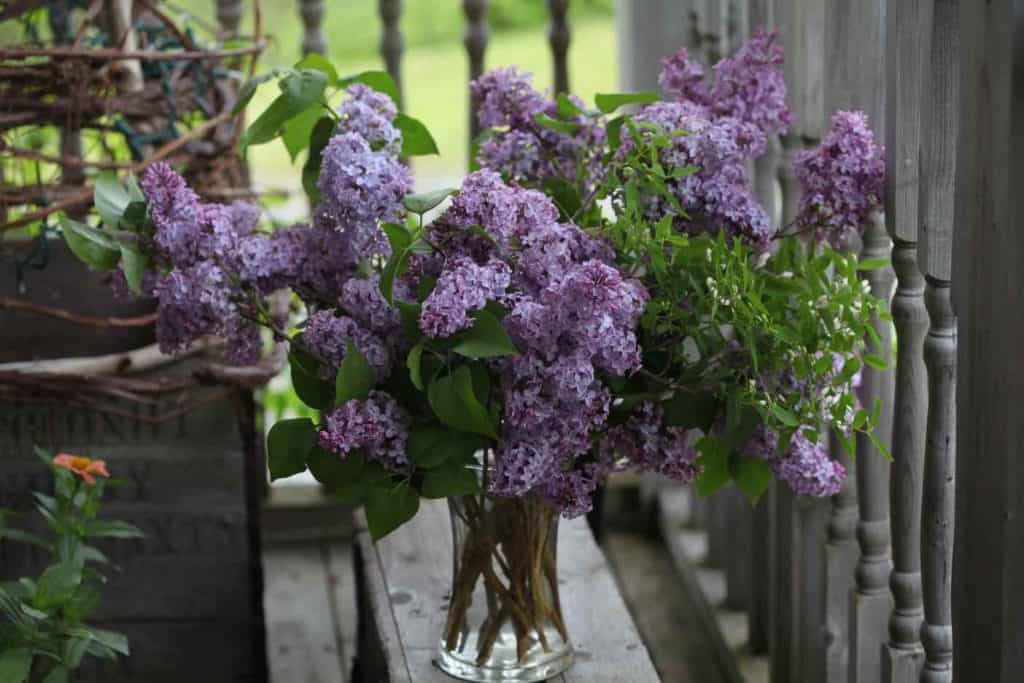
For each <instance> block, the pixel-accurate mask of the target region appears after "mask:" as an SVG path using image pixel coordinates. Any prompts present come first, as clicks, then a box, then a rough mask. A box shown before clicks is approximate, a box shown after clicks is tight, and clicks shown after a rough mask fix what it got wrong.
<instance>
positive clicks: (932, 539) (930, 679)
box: [918, 0, 960, 683]
mask: <svg viewBox="0 0 1024 683" xmlns="http://www.w3.org/2000/svg"><path fill="white" fill-rule="evenodd" d="M933 2H934V5H933V10H932V11H933V17H932V35H931V49H930V54H929V69H928V76H927V79H926V80H925V83H926V87H925V88H924V90H923V104H922V108H923V116H922V125H921V191H920V199H919V206H918V213H919V214H920V216H921V243H920V255H921V256H920V258H921V263H922V266H923V268H924V271H925V305H926V306H927V309H928V315H929V318H930V322H931V324H930V326H929V328H928V336H927V338H926V339H925V342H924V361H925V365H926V366H927V369H928V420H927V440H926V444H925V462H924V496H923V500H922V509H921V580H922V584H923V594H924V595H923V598H924V621H923V623H922V624H921V642H922V644H923V645H924V650H925V662H924V668H923V670H922V671H921V678H920V680H921V681H922V683H952V681H953V626H952V623H953V620H952V605H951V588H952V575H953V500H954V495H955V492H954V490H953V489H954V476H953V475H954V471H955V468H956V353H957V348H956V318H955V317H954V315H953V303H952V300H951V297H950V280H951V261H952V249H953V244H952V236H953V226H954V224H955V223H954V215H953V214H954V198H955V185H956V170H957V165H956V144H957V133H958V129H959V125H958V124H959V119H958V117H959V108H958V106H957V104H958V97H959V92H960V87H959V83H960V61H959V60H960V50H959V45H960V35H959V25H960V21H959V19H960V17H959V11H960V3H959V2H958V0H933Z"/></svg>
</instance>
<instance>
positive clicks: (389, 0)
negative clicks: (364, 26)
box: [377, 0, 405, 103]
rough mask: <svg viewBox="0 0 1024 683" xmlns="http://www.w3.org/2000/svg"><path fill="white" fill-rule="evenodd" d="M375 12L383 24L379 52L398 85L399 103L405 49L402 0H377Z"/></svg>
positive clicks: (401, 94)
mask: <svg viewBox="0 0 1024 683" xmlns="http://www.w3.org/2000/svg"><path fill="white" fill-rule="evenodd" d="M377 12H378V13H379V14H380V20H381V23H382V24H383V26H382V27H381V33H380V54H381V57H383V58H384V67H385V68H386V69H387V72H388V73H389V74H390V75H391V78H392V79H394V81H395V85H397V86H398V100H399V103H401V102H402V101H404V99H405V98H404V94H405V93H404V89H403V86H402V53H403V52H404V51H405V38H403V37H402V25H401V21H402V0H379V2H378V3H377Z"/></svg>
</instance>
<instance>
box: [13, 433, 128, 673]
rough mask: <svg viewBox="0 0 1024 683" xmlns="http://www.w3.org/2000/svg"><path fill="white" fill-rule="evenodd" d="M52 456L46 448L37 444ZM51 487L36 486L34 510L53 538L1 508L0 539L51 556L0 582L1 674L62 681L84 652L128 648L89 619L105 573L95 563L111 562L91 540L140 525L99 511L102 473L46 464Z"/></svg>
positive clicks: (122, 534)
mask: <svg viewBox="0 0 1024 683" xmlns="http://www.w3.org/2000/svg"><path fill="white" fill-rule="evenodd" d="M39 454H40V458H42V459H43V460H45V461H46V462H47V463H51V462H52V459H51V457H50V455H49V454H48V453H46V452H44V451H39ZM51 467H52V471H53V476H54V495H53V496H48V495H44V494H41V493H36V494H35V498H36V510H37V512H38V513H39V514H40V515H41V516H42V517H43V518H44V519H45V521H46V524H47V526H48V527H49V529H50V532H51V536H50V538H42V537H39V536H35V535H33V534H30V533H27V532H24V531H20V530H18V529H13V528H10V527H9V526H8V525H7V515H6V514H4V513H2V512H0V541H2V542H5V543H11V542H18V543H29V544H32V545H35V546H37V547H39V548H41V549H43V550H45V551H46V552H47V553H48V554H49V556H50V561H49V564H48V565H47V567H46V568H45V569H44V570H43V572H42V574H40V576H39V577H37V578H35V579H33V578H30V577H22V578H21V579H20V580H18V581H17V582H10V583H4V584H0V681H4V682H5V683H23V682H25V681H28V680H29V676H30V674H31V676H32V679H31V680H32V681H43V683H59V682H60V681H67V680H68V679H69V676H70V673H71V672H72V671H74V670H75V669H77V668H78V667H79V665H80V664H81V662H82V660H83V658H84V657H85V656H86V655H88V656H92V657H99V658H103V659H116V658H117V656H118V655H124V656H127V655H129V654H130V650H129V647H128V640H127V639H126V638H125V637H124V636H123V635H121V634H119V633H114V632H112V631H105V630H103V629H98V628H94V627H92V626H89V625H88V624H87V623H86V619H87V618H88V617H89V615H90V614H91V613H92V611H93V610H94V609H95V608H96V606H97V604H98V601H99V590H98V585H99V584H100V583H101V582H102V581H104V580H105V579H104V577H103V575H102V574H101V573H100V572H99V571H98V569H97V565H99V566H103V565H107V564H109V561H108V560H107V558H106V556H105V555H104V554H103V553H102V552H101V551H100V550H99V549H98V548H96V547H95V546H93V545H91V541H92V539H95V538H138V537H141V536H142V532H141V531H139V530H138V529H137V528H136V527H134V526H132V525H130V524H127V523H125V522H118V521H114V520H101V519H98V518H97V515H98V513H99V507H100V502H101V500H102V497H103V491H104V486H105V480H104V479H103V478H98V479H97V480H96V483H94V484H90V483H88V482H87V481H85V480H84V479H79V478H78V476H76V475H75V474H72V472H70V471H68V470H67V469H63V468H58V467H55V466H51Z"/></svg>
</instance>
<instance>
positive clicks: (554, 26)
mask: <svg viewBox="0 0 1024 683" xmlns="http://www.w3.org/2000/svg"><path fill="white" fill-rule="evenodd" d="M548 11H549V12H550V13H551V21H550V23H549V25H548V44H549V45H550V46H551V58H552V61H553V62H554V73H555V92H556V93H560V92H565V93H567V92H569V40H570V39H571V38H572V33H571V32H570V30H569V20H568V17H567V13H568V11H569V0H548Z"/></svg>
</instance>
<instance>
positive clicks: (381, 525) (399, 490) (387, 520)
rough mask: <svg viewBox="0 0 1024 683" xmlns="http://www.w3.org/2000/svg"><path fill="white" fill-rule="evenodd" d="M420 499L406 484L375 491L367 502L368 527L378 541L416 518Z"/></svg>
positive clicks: (373, 537)
mask: <svg viewBox="0 0 1024 683" xmlns="http://www.w3.org/2000/svg"><path fill="white" fill-rule="evenodd" d="M419 509H420V497H419V495H418V494H417V493H416V490H415V489H414V488H413V487H412V486H411V485H409V484H408V483H406V482H399V483H397V484H395V485H393V486H388V487H386V488H376V489H373V490H372V491H371V493H370V495H369V498H368V499H367V501H366V525H367V527H368V528H369V531H370V537H371V538H372V539H373V540H374V541H378V540H380V539H382V538H384V537H385V536H387V535H388V534H390V533H391V532H392V531H394V530H395V529H397V528H398V527H400V526H402V525H403V524H405V523H406V522H408V521H409V520H410V519H412V518H413V517H415V516H416V513H417V512H418V511H419Z"/></svg>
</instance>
